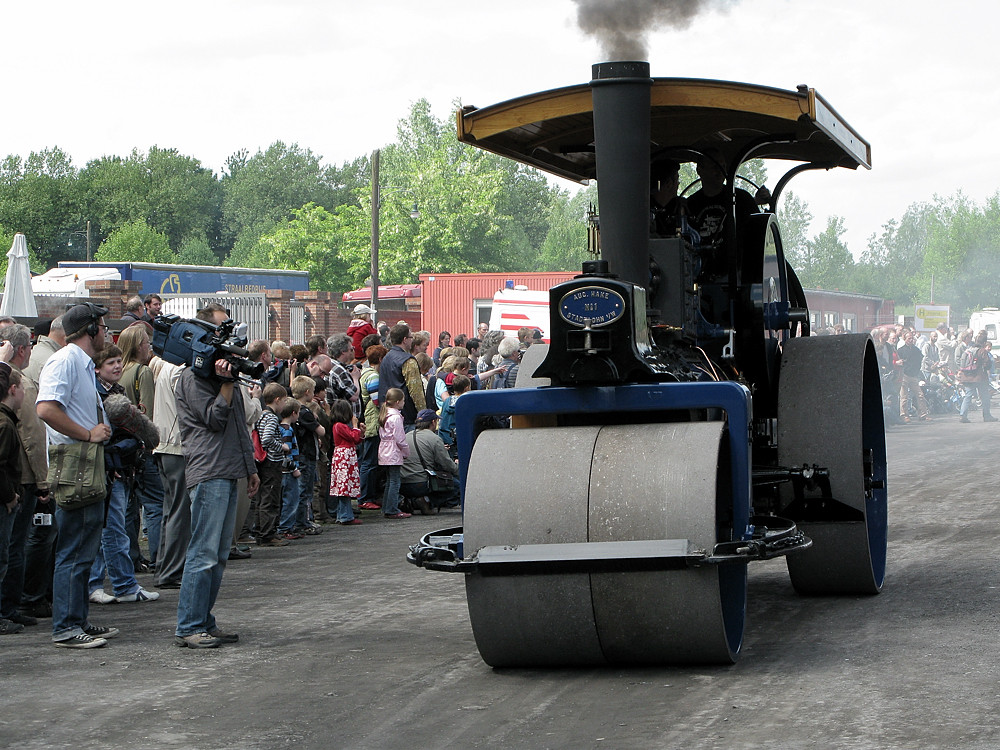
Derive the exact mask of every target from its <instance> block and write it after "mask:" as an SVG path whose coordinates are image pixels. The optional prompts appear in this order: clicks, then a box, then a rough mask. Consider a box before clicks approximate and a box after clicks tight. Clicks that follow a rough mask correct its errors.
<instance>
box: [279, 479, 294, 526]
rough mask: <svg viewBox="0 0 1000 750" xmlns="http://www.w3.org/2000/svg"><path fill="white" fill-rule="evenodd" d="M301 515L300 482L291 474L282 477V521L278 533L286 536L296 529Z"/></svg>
mask: <svg viewBox="0 0 1000 750" xmlns="http://www.w3.org/2000/svg"><path fill="white" fill-rule="evenodd" d="M298 514H299V480H298V477H293V476H292V475H291V473H288V474H282V475H281V521H280V522H279V523H278V533H279V534H285V533H287V532H289V531H291V530H292V529H294V528H295V519H296V517H297V516H298Z"/></svg>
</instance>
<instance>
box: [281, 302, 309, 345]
mask: <svg viewBox="0 0 1000 750" xmlns="http://www.w3.org/2000/svg"><path fill="white" fill-rule="evenodd" d="M305 341H306V307H305V304H304V303H302V302H301V301H299V300H294V299H293V300H292V301H291V302H289V303H288V341H287V342H286V343H288V344H304V343H305Z"/></svg>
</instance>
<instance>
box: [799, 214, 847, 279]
mask: <svg viewBox="0 0 1000 750" xmlns="http://www.w3.org/2000/svg"><path fill="white" fill-rule="evenodd" d="M846 231H847V230H846V229H845V227H844V219H843V218H841V217H840V216H831V217H830V218H829V219H827V222H826V229H824V230H823V231H822V232H820V233H819V234H818V235H816V236H815V237H813V238H812V239H811V240H809V241H807V242H806V252H805V258H804V261H805V262H804V264H803V267H802V269H801V270H799V269H796V270H797V271H798V275H799V279H800V280H801V281H802V285H803V286H804V287H806V288H810V287H814V288H818V289H841V290H846V289H848V288H849V287H850V286H851V278H852V274H853V270H854V256H852V255H851V251H850V250H848V249H847V245H846V244H844V241H843V240H842V239H841V238H842V237H843V236H844V232H846Z"/></svg>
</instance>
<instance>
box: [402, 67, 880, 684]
mask: <svg viewBox="0 0 1000 750" xmlns="http://www.w3.org/2000/svg"><path fill="white" fill-rule="evenodd" d="M458 129H459V140H461V141H463V142H465V143H468V144H471V145H474V146H477V147H479V148H483V149H487V150H490V151H494V152H496V153H499V154H501V155H504V156H507V157H510V158H513V159H516V160H518V161H520V162H522V163H524V164H528V165H530V166H534V167H538V168H541V169H546V170H548V171H551V172H553V173H555V174H559V175H560V176H563V177H569V178H572V179H578V180H580V181H585V180H590V179H597V181H598V191H599V199H600V218H599V228H598V227H594V230H593V231H592V233H591V238H592V240H593V245H594V249H595V250H597V249H598V248H599V252H598V253H595V257H593V259H591V260H589V261H585V262H584V263H583V268H582V273H581V274H580V275H578V276H576V277H575V278H573V279H572V280H570V281H568V282H565V283H563V284H559V285H557V286H554V287H553V288H552V289H551V290H550V292H549V312H550V325H549V330H548V331H547V332H546V333H547V339H548V343H547V344H543V345H536V346H532V347H530V348H529V349H528V350H527V351H526V352H524V355H523V359H522V361H521V365H520V368H519V374H518V377H517V382H516V387H514V388H510V389H499V390H480V391H475V392H472V393H469V394H467V395H465V396H463V397H462V398H461V399H459V401H458V403H457V407H456V422H457V430H458V449H459V463H460V479H461V482H462V493H463V519H462V525H461V526H456V527H453V528H447V529H441V530H439V531H435V532H433V533H431V534H427V535H426V536H425V537H423V538H422V539H421V540H420V541H419V542H418V543H416V544H414V545H413V546H411V547H410V550H409V553H408V555H407V558H408V560H409V561H410V562H412V563H413V564H415V565H417V566H420V567H423V568H425V569H429V570H436V571H447V572H454V573H462V574H464V576H465V584H466V595H467V600H468V607H469V618H470V622H471V625H472V631H473V634H474V636H475V641H476V645H477V647H478V649H479V652H480V654H481V656H482V658H483V660H484V661H485V662H486V663H487V664H489V665H491V666H493V667H553V666H581V665H602V664H614V665H650V664H702V663H708V664H731V663H733V662H735V661H736V660H737V658H738V657H739V654H740V650H741V647H742V644H743V639H744V632H745V626H746V610H747V575H748V568H749V566H750V563H752V562H755V561H761V560H768V559H772V558H776V557H785V558H786V560H787V565H788V570H789V575H790V578H791V582H792V586H793V587H794V589H795V591H797V592H799V593H801V594H808V595H845V594H847V595H857V594H875V593H878V592H879V591H880V590H881V588H882V585H883V581H884V577H885V566H886V536H887V491H886V456H885V436H884V426H883V424H882V408H881V402H882V399H881V390H880V378H879V376H878V375H879V373H878V366H877V362H876V360H875V352H874V347H873V345H872V343H871V340H870V339H869V337H868V336H867V335H865V334H849V335H843V336H822V337H821V336H810V332H811V327H812V323H813V322H814V321H813V316H812V315H811V314H810V312H809V310H808V306H807V304H806V296H805V293H804V291H803V289H802V285H801V284H800V283H799V281H798V279H797V277H796V274H795V271H794V269H793V268H792V266H791V265H790V264H789V263H788V262H787V260H786V258H785V256H784V248H783V246H782V241H781V231H780V227H779V225H778V222H777V219H776V216H775V213H776V212H775V207H776V205H777V201H778V199H779V197H780V194H781V192H782V190H783V188H784V187H785V185H786V184H787V182H788V180H789V179H791V178H792V177H794V176H795V175H796V174H799V173H801V172H803V171H806V170H808V169H831V168H834V167H846V168H852V169H853V168H857V167H858V166H864V167H866V168H867V167H869V166H870V147H869V146H868V144H867V143H866V142H865V141H864V140H863V139H861V137H860V136H859V135H857V133H856V132H855V131H854V130H853V129H852V128H851V127H850V126H849V125H848V124H847V123H846V122H845V121H843V120H842V119H841V118H840V116H839V115H837V114H836V112H835V111H834V110H833V109H832V108H831V107H830V106H829V105H828V104H827V103H826V102H825V100H823V99H822V98H821V97H820V96H819V95H818V94H817V93H816V92H815V90H813V89H809V88H806V87H799V88H798V89H797V90H796V91H783V90H779V89H770V88H765V87H760V86H753V85H749V84H737V83H729V82H720V81H701V80H694V79H670V78H656V79H654V78H650V77H649V65H648V63H644V62H629V61H626V62H610V63H600V64H598V65H595V66H594V70H593V79H592V80H591V81H590V83H589V84H584V85H581V86H572V87H568V88H565V89H556V90H553V91H547V92H542V93H540V94H533V95H529V96H526V97H522V98H520V99H516V100H512V101H509V102H503V103H501V104H498V105H494V106H493V107H487V108H484V109H476V108H474V107H466V108H465V109H463V110H462V111H461V112H460V113H459V115H458ZM751 158H762V159H774V160H779V161H778V163H781V162H780V160H785V161H786V162H787V161H793V162H797V164H796V165H794V166H793V167H792V168H791V169H790V170H789V171H788V172H786V173H785V175H784V176H783V177H782V178H781V179H779V180H778V182H777V183H776V185H775V188H774V189H773V190H768V189H767V188H766V187H764V186H759V187H758V186H755V187H756V188H757V192H756V195H755V196H754V198H753V200H754V202H755V203H756V208H755V209H754V210H752V211H748V210H746V209H745V208H744V209H743V210H741V209H738V208H737V206H739V205H740V203H741V201H740V200H739V199H738V196H737V194H736V192H735V188H733V187H732V186H733V185H734V184H735V183H736V177H737V173H738V171H739V169H740V166H741V165H742V164H743V163H744V162H745V161H747V160H748V159H751ZM706 159H712V160H714V161H715V163H716V166H717V167H718V168H719V169H720V170H721V171H722V172H723V174H724V176H725V187H724V188H723V192H722V195H721V197H718V198H717V199H715V200H716V203H717V204H718V205H719V206H721V209H720V211H721V213H720V215H719V216H718V217H716V218H717V220H716V221H715V222H714V223H712V222H706V221H704V220H703V219H704V217H699V216H694V215H690V216H688V215H686V214H685V213H683V212H679V213H678V214H677V216H676V224H675V226H674V228H673V229H672V230H671V231H669V232H667V233H666V234H664V233H662V232H660V231H659V230H658V228H657V227H658V225H657V224H656V222H655V221H654V220H653V218H652V216H653V214H652V211H651V202H650V200H651V199H650V194H651V192H655V191H656V190H657V189H658V185H657V184H656V179H655V178H656V174H658V173H661V172H662V170H660V169H657V168H656V165H657V164H658V163H662V160H671V161H673V162H677V163H683V162H685V161H689V162H698V163H699V165H701V164H702V163H703V162H704V161H705V160H706ZM651 165H652V166H651ZM651 175H652V176H653V178H652V179H651ZM707 182H708V181H707V179H706V185H705V186H703V189H705V190H708V188H709V185H708V184H707ZM696 199H697V196H696V197H695V198H693V199H692V204H694V203H696ZM702 202H703V201H702ZM743 203H744V205H745V201H743ZM682 204H683V202H682ZM689 219H690V221H691V224H689ZM496 417H509V428H506V427H505V428H497V420H496V419H495V418H496Z"/></svg>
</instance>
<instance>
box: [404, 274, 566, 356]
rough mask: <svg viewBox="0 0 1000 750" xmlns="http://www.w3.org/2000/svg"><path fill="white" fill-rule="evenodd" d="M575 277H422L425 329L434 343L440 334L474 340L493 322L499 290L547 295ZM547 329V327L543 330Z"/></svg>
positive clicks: (466, 275) (426, 275)
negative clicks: (484, 325) (521, 289)
mask: <svg viewBox="0 0 1000 750" xmlns="http://www.w3.org/2000/svg"><path fill="white" fill-rule="evenodd" d="M576 275H577V274H576V273H569V272H545V273H530V272H528V273H435V274H420V283H421V286H422V295H423V303H422V307H423V313H422V315H423V317H422V321H423V328H424V330H426V331H430V333H431V341H432V342H435V343H436V341H437V336H438V334H439V333H440V332H441V331H448V332H449V333H451V335H452V338H454V337H455V336H457V335H458V334H460V333H465V334H468V335H469V336H475V335H476V327H477V326H478V325H479V324H480V323H489V322H490V314H491V312H492V309H493V297H494V295H495V294H496V293H497V292H499V291H500V290H502V289H514V288H516V287H524V289H526V290H530V291H535V292H548V290H549V289H550V288H551V287H553V286H555V285H556V284H561V283H562V282H564V281H568V280H570V279H572V278H573V277H574V276H576ZM526 325H527V324H526ZM547 329H548V326H547V325H546V326H545V329H544V330H547Z"/></svg>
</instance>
